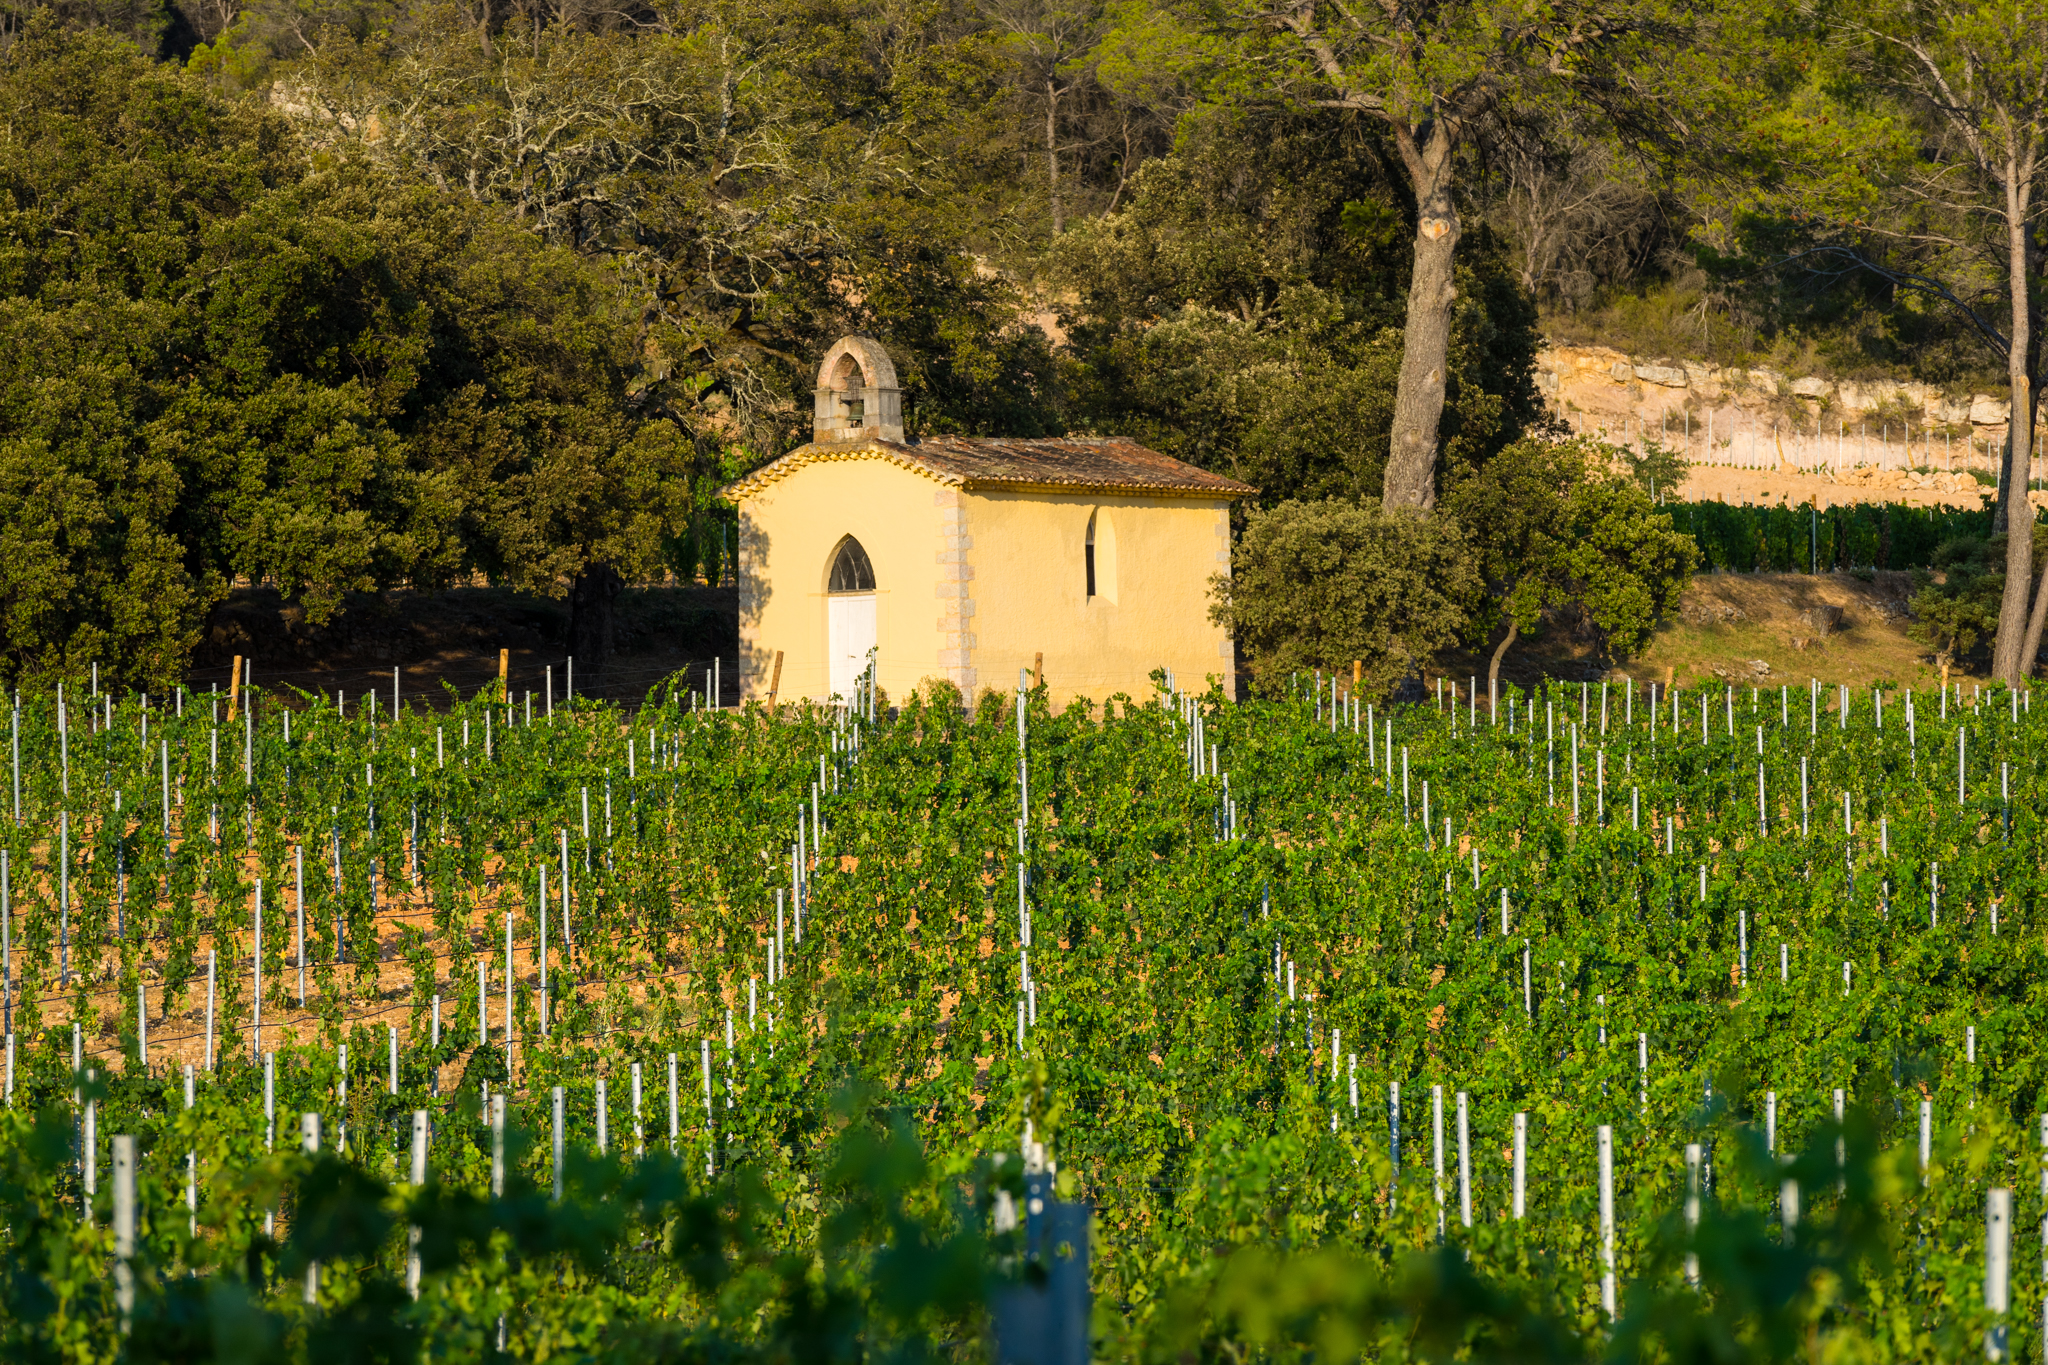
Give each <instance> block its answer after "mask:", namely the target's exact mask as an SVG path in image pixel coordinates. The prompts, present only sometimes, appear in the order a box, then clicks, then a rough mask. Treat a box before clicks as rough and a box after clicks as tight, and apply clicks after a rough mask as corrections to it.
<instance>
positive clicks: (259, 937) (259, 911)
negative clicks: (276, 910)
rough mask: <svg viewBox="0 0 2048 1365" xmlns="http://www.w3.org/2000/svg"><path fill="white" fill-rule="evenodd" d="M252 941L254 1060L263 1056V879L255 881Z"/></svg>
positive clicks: (252, 1040)
mask: <svg viewBox="0 0 2048 1365" xmlns="http://www.w3.org/2000/svg"><path fill="white" fill-rule="evenodd" d="M251 937H252V938H253V939H254V944H255V952H254V953H253V954H252V956H253V957H254V959H255V962H254V966H253V970H254V972H255V974H256V993H255V999H254V1002H253V1008H254V1010H255V1014H254V1016H253V1018H252V1019H251V1021H250V1025H251V1027H250V1038H249V1056H250V1057H251V1058H252V1059H254V1058H257V1057H261V1056H262V1055H263V879H262V878H261V877H258V878H257V879H256V914H255V932H254V933H253V935H252V936H251Z"/></svg>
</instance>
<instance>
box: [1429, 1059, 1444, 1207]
mask: <svg viewBox="0 0 2048 1365" xmlns="http://www.w3.org/2000/svg"><path fill="white" fill-rule="evenodd" d="M1429 1109H1430V1123H1431V1130H1432V1132H1433V1133H1434V1134H1435V1138H1436V1164H1435V1168H1434V1169H1435V1171H1436V1235H1437V1236H1439V1237H1441V1236H1443V1235H1444V1088H1443V1087H1442V1086H1440V1085H1433V1086H1431V1087H1430V1088H1429Z"/></svg>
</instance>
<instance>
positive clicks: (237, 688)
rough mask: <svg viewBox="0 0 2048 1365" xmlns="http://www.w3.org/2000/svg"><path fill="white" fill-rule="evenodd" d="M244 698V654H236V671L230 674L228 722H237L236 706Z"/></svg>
mask: <svg viewBox="0 0 2048 1365" xmlns="http://www.w3.org/2000/svg"><path fill="white" fill-rule="evenodd" d="M241 700H242V656H241V655H239V654H237V655H236V656H235V671H234V672H233V673H231V674H229V675H228V724H230V725H232V724H234V723H235V706H236V704H237V703H239V702H240V701H241Z"/></svg>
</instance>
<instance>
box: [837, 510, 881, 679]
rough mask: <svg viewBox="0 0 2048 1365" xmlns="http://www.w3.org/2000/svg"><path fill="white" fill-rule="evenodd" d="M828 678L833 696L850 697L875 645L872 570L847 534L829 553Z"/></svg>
mask: <svg viewBox="0 0 2048 1365" xmlns="http://www.w3.org/2000/svg"><path fill="white" fill-rule="evenodd" d="M825 640H826V645H825V648H826V656H827V661H828V668H827V681H828V683H829V685H830V687H831V690H832V692H833V694H834V695H835V696H839V697H851V696H852V695H853V684H854V681H855V680H856V679H858V678H859V677H860V675H861V674H862V672H864V671H865V670H866V669H867V666H868V654H869V652H870V651H872V650H873V649H874V647H875V570H874V566H873V565H871V564H870V563H869V562H868V556H867V551H866V550H864V549H862V548H861V544H860V542H859V541H857V540H855V539H854V538H853V537H852V536H847V537H846V538H845V539H844V540H841V541H840V542H839V545H838V547H837V549H835V550H834V552H833V555H832V577H831V581H830V583H829V584H828V585H827V587H826V595H825Z"/></svg>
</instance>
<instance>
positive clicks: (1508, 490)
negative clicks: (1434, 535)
mask: <svg viewBox="0 0 2048 1365" xmlns="http://www.w3.org/2000/svg"><path fill="white" fill-rule="evenodd" d="M1613 465H1614V459H1613V452H1612V450H1611V449H1609V448H1608V447H1605V446H1602V445H1600V444H1598V443H1597V442H1593V441H1588V440H1585V439H1583V438H1580V439H1574V440H1570V441H1561V442H1549V441H1538V440H1522V441H1517V442H1515V443H1514V444H1513V445H1510V446H1508V447H1507V448H1506V449H1504V450H1502V451H1501V452H1500V453H1499V454H1498V455H1496V456H1495V457H1494V458H1493V459H1492V460H1490V461H1488V462H1487V463H1486V464H1485V465H1484V466H1483V467H1482V468H1480V469H1479V470H1477V471H1476V472H1475V473H1473V474H1472V475H1471V476H1470V477H1468V478H1465V479H1463V480H1460V481H1459V482H1458V483H1456V484H1454V485H1453V486H1452V489H1451V493H1450V496H1449V497H1448V498H1447V499H1446V500H1445V503H1444V510H1445V512H1446V513H1447V514H1448V515H1449V516H1451V517H1453V518H1455V519H1456V520H1457V522H1458V524H1459V525H1460V526H1462V527H1464V529H1465V533H1466V535H1467V536H1468V537H1470V540H1471V544H1472V549H1473V553H1474V555H1475V556H1476V558H1477V560H1478V564H1479V573H1480V576H1481V578H1482V580H1483V582H1484V585H1485V592H1486V599H1485V602H1484V603H1483V605H1482V606H1481V607H1480V608H1479V610H1478V612H1477V613H1476V618H1477V619H1476V622H1475V624H1476V625H1477V626H1478V628H1479V630H1480V631H1482V632H1484V633H1485V634H1487V635H1494V634H1498V636H1499V643H1498V644H1497V645H1495V647H1494V651H1493V655H1492V661H1491V663H1490V665H1489V668H1488V674H1487V676H1488V678H1489V679H1491V678H1494V677H1497V676H1498V675H1499V672H1500V661H1501V659H1502V657H1503V656H1504V655H1505V653H1506V651H1507V649H1508V647H1509V646H1510V645H1512V644H1513V643H1514V641H1515V639H1516V637H1517V636H1518V635H1520V634H1521V633H1522V632H1524V631H1533V630H1535V629H1537V628H1538V627H1540V626H1541V625H1542V624H1543V621H1544V618H1545V616H1546V614H1549V613H1557V612H1561V611H1563V610H1566V609H1571V610H1574V611H1575V612H1576V613H1577V614H1578V615H1579V616H1580V617H1581V618H1582V619H1583V621H1584V622H1585V624H1586V625H1587V626H1588V627H1589V633H1590V634H1591V635H1592V637H1593V638H1594V639H1596V640H1598V641H1599V642H1600V647H1601V652H1602V653H1604V654H1606V655H1608V656H1609V657H1614V656H1621V657H1626V656H1628V655H1631V654H1634V653H1636V652H1637V651H1639V650H1641V649H1642V647H1643V646H1644V645H1645V644H1646V643H1648V641H1649V638H1650V632H1651V630H1652V629H1653V628H1654V627H1655V626H1656V625H1657V623H1658V622H1659V621H1660V620H1662V619H1663V618H1664V617H1666V616H1668V615H1670V614H1671V612H1672V611H1673V610H1675V609H1676V608H1677V606H1678V595H1679V593H1680V592H1682V591H1683V590H1684V588H1685V585H1686V584H1687V583H1689V582H1691V581H1692V572H1693V569H1694V568H1695V567H1696V566H1697V565H1698V563H1699V555H1698V553H1697V551H1696V550H1695V548H1694V547H1693V545H1692V543H1691V542H1690V541H1688V540H1687V539H1686V537H1685V535H1684V533H1682V532H1680V531H1678V530H1675V529H1674V528H1673V526H1672V522H1671V518H1670V517H1669V516H1668V515H1667V514H1665V513H1663V512H1661V511H1659V510H1658V508H1657V506H1656V504H1655V502H1653V501H1652V499H1651V497H1650V494H1649V493H1648V492H1646V491H1645V490H1644V489H1643V488H1642V487H1640V486H1639V485H1638V484H1637V482H1636V481H1635V480H1634V479H1633V478H1629V477H1624V476H1622V475H1618V474H1616V473H1614V472H1613ZM1631 472H1634V471H1631Z"/></svg>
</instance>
